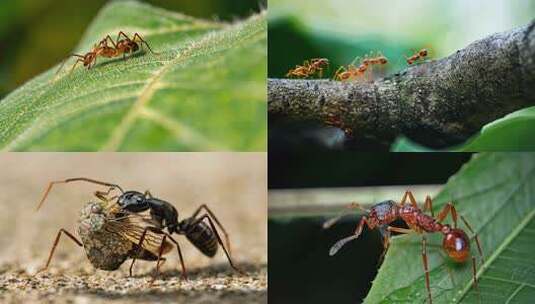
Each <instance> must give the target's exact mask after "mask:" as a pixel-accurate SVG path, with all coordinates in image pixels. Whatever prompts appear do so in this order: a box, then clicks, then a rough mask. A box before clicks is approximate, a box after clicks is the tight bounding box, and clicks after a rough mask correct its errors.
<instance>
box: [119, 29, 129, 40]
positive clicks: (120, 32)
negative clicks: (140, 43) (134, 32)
mask: <svg viewBox="0 0 535 304" xmlns="http://www.w3.org/2000/svg"><path fill="white" fill-rule="evenodd" d="M121 35H123V36H124V38H126V39H127V40H132V39H130V37H128V36H127V35H126V34H125V33H124V32H123V31H119V33H118V34H117V41H119V38H121Z"/></svg>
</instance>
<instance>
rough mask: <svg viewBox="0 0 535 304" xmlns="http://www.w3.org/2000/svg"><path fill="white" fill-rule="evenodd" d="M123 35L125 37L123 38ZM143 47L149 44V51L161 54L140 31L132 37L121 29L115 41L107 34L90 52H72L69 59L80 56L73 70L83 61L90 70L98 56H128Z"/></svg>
mask: <svg viewBox="0 0 535 304" xmlns="http://www.w3.org/2000/svg"><path fill="white" fill-rule="evenodd" d="M121 36H122V37H123V38H122V39H121ZM108 42H111V45H112V46H109V45H108ZM140 45H141V48H142V47H143V45H145V46H147V48H148V49H149V51H150V52H151V53H152V54H154V55H159V54H160V53H155V52H153V51H152V49H151V48H150V46H149V44H148V43H147V42H146V41H145V40H144V39H143V38H141V36H140V35H139V34H138V33H134V37H133V38H132V39H130V37H128V36H127V35H126V34H125V33H124V32H123V31H120V32H119V34H117V39H116V40H115V41H113V39H112V38H111V37H110V35H107V36H106V37H105V38H104V39H102V40H101V41H100V42H99V43H98V44H95V45H94V46H93V49H92V50H91V51H89V52H87V53H86V54H85V55H80V54H71V55H70V56H69V57H67V59H69V58H70V57H78V59H77V60H76V62H75V63H74V64H73V65H72V68H71V71H70V72H72V71H73V70H74V68H75V67H76V65H77V64H78V63H79V62H81V63H82V64H83V65H84V67H87V69H88V70H89V69H90V68H91V67H93V66H95V64H96V63H97V58H98V57H99V56H101V57H104V58H114V57H118V56H121V55H123V59H124V58H125V57H126V54H131V53H135V52H137V51H138V50H139V49H140ZM67 59H65V60H64V61H63V62H62V63H61V66H60V67H59V69H58V70H57V71H56V74H57V73H59V71H60V70H61V69H62V68H63V65H64V64H65V62H66V61H67Z"/></svg>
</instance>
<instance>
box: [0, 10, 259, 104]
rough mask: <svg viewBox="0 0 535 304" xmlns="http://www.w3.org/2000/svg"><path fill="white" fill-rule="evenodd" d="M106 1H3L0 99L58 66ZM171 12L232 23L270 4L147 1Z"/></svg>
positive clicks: (1, 11) (0, 34)
mask: <svg viewBox="0 0 535 304" xmlns="http://www.w3.org/2000/svg"><path fill="white" fill-rule="evenodd" d="M107 2H108V1H107V0H91V1H82V0H2V1H0V98H2V97H4V96H5V95H6V94H8V93H9V92H11V91H12V90H14V89H15V88H17V87H18V86H20V85H22V84H23V83H24V82H26V81H27V80H29V79H30V78H32V77H34V76H36V75H38V74H39V73H41V72H43V71H45V70H47V69H49V68H50V67H51V66H52V65H54V64H56V63H58V62H59V61H61V60H62V59H64V58H65V57H66V55H67V54H68V53H69V52H70V51H71V50H72V49H73V48H74V47H75V46H76V44H77V43H78V41H79V40H80V38H81V36H82V34H83V33H84V31H85V30H86V28H87V27H88V25H89V23H90V22H91V20H93V18H94V17H95V15H96V14H97V13H98V11H99V9H100V8H101V7H102V6H104V4H106V3H107ZM141 2H144V3H148V4H152V5H155V6H158V7H162V8H166V9H168V10H172V11H177V12H181V13H183V14H186V15H190V16H194V17H198V18H205V19H211V20H224V21H234V20H237V19H242V18H245V17H247V16H249V15H251V14H252V13H253V12H257V11H260V10H261V9H262V8H265V7H267V6H266V0H253V1H251V0H196V1H180V0H174V1H169V0H167V1H166V0H144V1H141Z"/></svg>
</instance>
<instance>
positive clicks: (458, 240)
mask: <svg viewBox="0 0 535 304" xmlns="http://www.w3.org/2000/svg"><path fill="white" fill-rule="evenodd" d="M407 198H408V199H409V201H410V205H406V204H405V203H406V201H407ZM347 208H351V209H355V208H357V209H361V210H363V211H365V212H366V215H364V216H363V217H362V219H361V220H360V222H359V224H358V225H357V228H356V229H355V232H354V234H353V235H351V236H349V237H346V238H343V239H341V240H339V241H338V242H336V243H335V244H334V245H333V246H332V247H331V250H330V251H329V255H331V256H333V255H335V254H336V253H337V252H338V250H340V248H342V246H344V245H345V244H346V243H347V242H349V241H351V240H354V239H356V238H358V237H359V236H360V234H361V233H362V229H363V228H364V224H366V225H367V226H368V228H369V229H375V228H376V227H378V228H379V230H380V231H381V234H383V236H384V242H383V245H384V247H385V252H386V249H387V248H388V244H389V240H390V232H397V233H404V234H408V233H412V232H416V233H419V234H422V259H423V264H424V271H425V285H426V288H427V295H428V298H429V303H432V297H431V287H430V284H429V268H428V264H427V239H426V237H425V235H424V234H423V233H424V232H426V233H435V232H438V233H442V234H443V235H444V238H443V241H442V248H443V249H444V251H445V252H446V254H447V255H448V256H449V257H450V258H451V259H452V260H454V261H455V262H457V263H463V262H465V261H466V260H467V259H468V257H469V255H470V242H469V238H468V236H467V235H466V233H465V232H464V231H463V230H462V229H459V228H457V211H456V210H455V207H454V206H453V204H452V203H451V202H450V203H447V204H446V205H445V206H444V208H443V209H442V210H441V211H440V212H439V214H438V215H437V217H436V218H435V217H434V215H433V206H432V201H431V197H429V196H427V197H426V199H425V203H424V208H423V211H422V210H421V209H420V208H419V207H418V204H417V203H416V199H415V198H414V196H413V194H412V193H411V192H410V191H406V192H405V194H404V195H403V198H402V199H401V202H400V203H399V204H398V203H396V202H394V201H392V200H388V201H384V202H381V203H378V204H376V205H374V206H372V207H371V209H370V210H366V209H364V208H362V207H361V206H360V205H359V204H357V203H353V204H351V205H349V206H347ZM426 210H430V211H431V216H429V215H427V214H425V213H424V211H426ZM448 213H451V217H452V219H453V228H452V227H451V226H450V225H448V224H442V221H443V220H444V219H445V218H446V216H447V215H448ZM341 217H342V215H340V216H338V217H335V218H333V219H331V220H329V221H327V222H325V223H324V225H323V228H325V229H326V228H329V227H330V226H332V225H333V224H334V223H335V222H336V221H337V220H339V219H340V218H341ZM460 217H461V220H462V221H463V222H464V224H465V225H466V227H467V228H468V230H470V232H471V233H472V234H474V238H475V241H476V244H477V249H478V251H479V255H480V257H481V259H482V260H483V261H484V258H483V252H482V250H481V245H480V243H479V237H478V236H477V234H476V233H475V232H474V231H473V230H472V227H471V226H470V225H469V224H468V222H467V221H466V219H465V218H464V217H463V216H462V215H461V216H460ZM399 218H400V219H402V220H404V221H405V223H407V225H408V226H409V228H410V229H405V228H398V227H392V226H389V224H390V223H392V222H393V221H395V220H396V219H399ZM472 271H473V279H474V286H475V288H476V289H477V290H478V292H479V289H478V286H477V277H476V260H475V257H474V256H472Z"/></svg>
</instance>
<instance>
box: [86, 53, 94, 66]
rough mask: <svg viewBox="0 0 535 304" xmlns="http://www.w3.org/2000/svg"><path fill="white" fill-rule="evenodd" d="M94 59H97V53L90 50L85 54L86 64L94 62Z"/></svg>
mask: <svg viewBox="0 0 535 304" xmlns="http://www.w3.org/2000/svg"><path fill="white" fill-rule="evenodd" d="M94 59H95V53H93V52H89V53H87V54H85V56H84V66H88V65H90V64H91V62H93V60H94Z"/></svg>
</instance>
